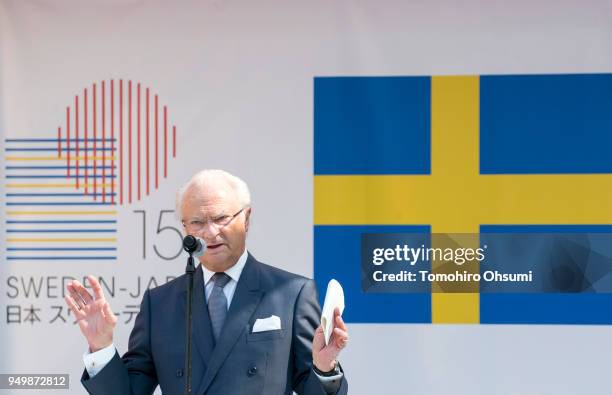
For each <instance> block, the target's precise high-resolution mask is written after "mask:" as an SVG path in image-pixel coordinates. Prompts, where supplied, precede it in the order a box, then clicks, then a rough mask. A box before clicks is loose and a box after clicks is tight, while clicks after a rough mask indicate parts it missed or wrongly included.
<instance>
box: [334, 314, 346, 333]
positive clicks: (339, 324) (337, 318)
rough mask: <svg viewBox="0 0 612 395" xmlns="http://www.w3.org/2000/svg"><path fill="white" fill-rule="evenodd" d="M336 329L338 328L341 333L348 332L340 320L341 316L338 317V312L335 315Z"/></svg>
mask: <svg viewBox="0 0 612 395" xmlns="http://www.w3.org/2000/svg"><path fill="white" fill-rule="evenodd" d="M336 328H340V329H342V330H343V331H345V332H346V331H348V328H347V327H346V324H345V323H344V320H343V319H342V316H341V315H340V311H339V310H338V315H336Z"/></svg>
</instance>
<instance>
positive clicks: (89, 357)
mask: <svg viewBox="0 0 612 395" xmlns="http://www.w3.org/2000/svg"><path fill="white" fill-rule="evenodd" d="M115 352H116V350H115V344H114V343H111V345H110V346H108V347H104V348H103V349H101V350H98V351H96V352H92V353H90V352H89V351H86V352H85V353H84V354H83V363H84V364H85V370H87V374H89V378H93V377H94V376H95V375H96V374H98V373H99V372H100V371H101V370H102V369H104V367H105V366H106V365H107V364H108V363H109V362H110V361H111V359H113V357H114V356H115Z"/></svg>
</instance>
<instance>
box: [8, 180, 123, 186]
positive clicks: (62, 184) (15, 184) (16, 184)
mask: <svg viewBox="0 0 612 395" xmlns="http://www.w3.org/2000/svg"><path fill="white" fill-rule="evenodd" d="M81 178H83V177H81ZM86 186H87V187H88V188H93V184H91V183H90V184H79V188H85V187H86ZM111 186H116V184H114V183H112V184H96V187H98V188H110V187H111ZM6 187H7V188H75V183H74V182H72V183H69V184H65V183H61V184H57V183H56V184H22V183H10V184H6Z"/></svg>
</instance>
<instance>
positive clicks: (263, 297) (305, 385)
mask: <svg viewBox="0 0 612 395" xmlns="http://www.w3.org/2000/svg"><path fill="white" fill-rule="evenodd" d="M186 284H187V277H186V275H183V276H181V277H178V278H177V279H175V280H173V281H171V282H169V283H167V284H164V285H161V286H159V287H157V288H154V289H151V290H148V291H147V292H146V293H145V294H144V297H143V300H142V304H141V307H140V312H139V314H138V316H137V317H136V321H135V323H134V329H133V330H132V333H131V335H130V341H129V350H128V351H127V352H126V353H125V355H123V357H119V355H118V354H115V356H114V358H113V359H112V360H111V361H110V362H109V363H108V365H106V366H105V367H104V369H102V370H101V371H100V372H99V373H98V374H97V375H95V376H94V377H93V378H90V377H89V375H88V374H87V372H86V371H85V372H84V373H83V377H82V380H81V381H82V383H83V385H84V386H85V388H86V389H87V391H89V393H91V394H96V395H98V394H117V395H119V394H137V395H140V394H151V393H152V392H153V391H154V390H155V388H156V387H157V385H159V386H160V387H161V390H162V392H163V393H164V394H177V395H179V394H183V392H184V386H185V372H184V363H185V332H186V330H185V329H186V328H185V314H186V300H187V297H186V294H187V292H186ZM320 314H321V310H320V307H319V303H318V301H317V291H316V287H315V284H314V282H313V281H312V280H309V279H307V278H304V277H301V276H298V275H296V274H292V273H289V272H286V271H283V270H281V269H278V268H275V267H273V266H269V265H266V264H263V263H261V262H258V261H257V260H256V259H255V258H253V256H252V255H251V254H249V256H248V258H247V261H246V264H245V266H244V269H243V271H242V274H241V276H240V279H239V281H238V284H237V286H236V290H235V293H234V296H233V298H232V301H231V304H230V307H229V310H228V314H227V317H226V321H225V324H224V327H223V330H222V333H221V336H220V338H219V340H218V342H217V344H216V345H215V344H214V341H213V337H212V327H211V324H210V319H209V316H208V309H207V307H206V300H205V296H204V280H203V276H202V268H201V267H200V266H198V268H197V270H196V273H195V276H194V307H193V351H192V356H193V363H192V389H193V391H192V394H194V395H204V394H207V395H216V394H223V395H232V394H253V395H256V394H270V395H273V394H274V395H276V394H278V395H281V394H287V395H289V394H292V392H293V391H295V392H297V393H298V394H304V395H322V394H326V392H325V390H324V389H323V386H322V385H321V382H320V380H319V378H318V377H317V376H316V375H315V373H314V372H313V371H312V350H311V346H312V338H313V336H314V332H315V329H316V327H317V326H318V323H319V317H320ZM270 315H276V316H278V317H280V320H281V328H282V329H280V330H273V331H266V332H257V333H252V328H253V324H254V322H255V321H256V320H257V319H259V318H267V317H270ZM334 386H335V387H337V391H336V392H335V393H337V394H346V393H347V390H348V383H347V381H346V378H345V377H343V378H342V380H337V383H335V385H334Z"/></svg>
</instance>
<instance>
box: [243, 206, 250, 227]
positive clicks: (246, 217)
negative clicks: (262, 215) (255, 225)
mask: <svg viewBox="0 0 612 395" xmlns="http://www.w3.org/2000/svg"><path fill="white" fill-rule="evenodd" d="M251 210H252V209H251V207H247V208H246V209H245V210H244V211H245V213H244V230H245V232H248V231H249V225H250V224H251Z"/></svg>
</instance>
